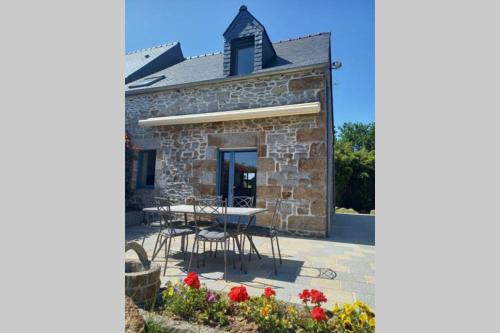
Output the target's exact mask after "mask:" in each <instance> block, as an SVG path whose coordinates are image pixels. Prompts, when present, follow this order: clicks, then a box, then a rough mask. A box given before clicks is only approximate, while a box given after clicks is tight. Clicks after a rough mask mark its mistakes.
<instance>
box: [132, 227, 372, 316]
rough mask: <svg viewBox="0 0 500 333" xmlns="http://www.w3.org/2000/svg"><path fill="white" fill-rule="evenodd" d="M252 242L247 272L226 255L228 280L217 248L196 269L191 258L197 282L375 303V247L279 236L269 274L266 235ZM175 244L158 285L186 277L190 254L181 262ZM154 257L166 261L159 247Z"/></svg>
mask: <svg viewBox="0 0 500 333" xmlns="http://www.w3.org/2000/svg"><path fill="white" fill-rule="evenodd" d="M129 229H130V228H127V229H126V239H127V240H131V239H135V240H137V241H138V242H139V243H141V242H142V237H143V236H142V235H144V233H145V232H146V230H145V229H144V228H142V229H141V228H140V227H133V229H132V230H133V232H129ZM192 240H193V237H190V239H189V244H190V247H191V245H192ZM155 242H156V235H155V234H154V233H150V234H149V235H148V236H147V238H146V240H145V242H144V248H145V249H146V252H147V253H148V257H149V258H151V255H152V253H153V249H154V246H155ZM254 242H255V244H256V246H257V248H258V249H259V252H260V253H261V254H262V256H263V259H262V260H258V259H257V256H255V255H252V261H250V262H248V255H246V256H245V258H244V260H245V261H244V263H245V265H246V266H247V269H248V274H244V273H242V272H241V271H240V270H239V261H238V257H236V265H237V269H233V266H232V258H233V257H232V255H231V254H229V255H228V280H229V281H228V282H225V281H224V279H223V277H224V276H223V271H224V261H223V256H222V252H221V251H219V252H218V253H217V257H213V256H212V257H210V256H209V255H208V253H207V255H206V265H205V267H203V266H202V265H201V260H200V268H196V264H195V261H193V265H192V268H191V270H193V271H197V272H198V273H200V276H201V278H200V279H201V282H202V284H205V285H206V286H207V287H208V288H210V289H213V290H218V291H221V292H228V291H229V290H230V289H231V287H232V286H238V285H240V284H243V285H245V286H247V289H248V290H249V293H250V294H251V295H260V294H262V292H263V289H264V288H265V287H267V286H271V287H272V288H274V289H275V290H276V291H277V293H278V299H281V300H285V301H291V302H294V303H298V304H300V303H301V300H300V299H299V297H298V293H299V292H301V291H302V289H311V288H315V289H318V290H321V291H323V292H324V293H325V295H327V298H328V302H327V304H325V306H326V307H327V308H331V307H332V306H333V305H334V304H335V302H338V303H339V304H343V303H345V302H353V301H354V300H355V299H360V300H362V301H364V302H366V303H367V304H368V305H370V306H371V307H373V308H374V304H375V298H374V294H375V261H374V260H375V247H374V246H367V245H358V244H346V243H338V242H332V241H330V240H315V239H305V238H295V237H293V238H292V237H284V236H282V237H280V247H281V251H282V259H283V264H282V265H280V264H279V261H278V260H277V268H278V275H274V269H273V262H272V253H271V246H270V242H269V239H267V238H261V237H255V238H254ZM180 244H181V242H180V241H179V240H175V241H174V242H172V248H171V252H172V256H171V257H170V258H169V261H168V268H167V271H166V275H165V276H163V275H161V281H162V284H164V283H166V281H173V282H177V281H179V279H181V280H182V279H183V278H184V277H185V276H186V271H187V266H188V262H189V254H188V256H187V257H186V261H184V258H183V254H182V253H181V252H180V251H179V250H180ZM200 251H201V249H200ZM207 251H208V246H207ZM245 252H246V253H248V245H246V247H245ZM231 253H232V252H231ZM136 257H137V256H136V255H135V253H133V252H132V251H129V252H127V253H125V258H128V259H135V258H136ZM194 258H195V257H194ZM200 259H201V256H200ZM193 260H194V259H193ZM155 262H156V263H158V264H159V265H161V266H163V265H164V264H165V258H164V249H162V251H160V253H159V254H158V256H157V257H156V258H155ZM327 272H333V273H332V274H334V275H333V276H334V279H325V278H321V276H322V275H324V274H327ZM162 273H163V271H162ZM328 274H330V273H328Z"/></svg>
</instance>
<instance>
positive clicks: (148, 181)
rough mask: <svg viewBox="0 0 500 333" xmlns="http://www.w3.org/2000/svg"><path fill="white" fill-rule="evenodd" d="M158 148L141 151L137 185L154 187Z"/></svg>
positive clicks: (139, 186)
mask: <svg viewBox="0 0 500 333" xmlns="http://www.w3.org/2000/svg"><path fill="white" fill-rule="evenodd" d="M155 162H156V150H142V151H140V152H139V163H138V170H137V171H138V175H137V187H138V188H153V187H154V185H155Z"/></svg>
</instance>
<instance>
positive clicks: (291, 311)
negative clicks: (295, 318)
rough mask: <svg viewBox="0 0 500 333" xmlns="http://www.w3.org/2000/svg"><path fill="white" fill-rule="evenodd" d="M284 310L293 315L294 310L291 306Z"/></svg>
mask: <svg viewBox="0 0 500 333" xmlns="http://www.w3.org/2000/svg"><path fill="white" fill-rule="evenodd" d="M286 310H287V311H288V313H295V308H294V307H293V306H289V307H288V308H287V309H286Z"/></svg>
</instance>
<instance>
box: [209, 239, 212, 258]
mask: <svg viewBox="0 0 500 333" xmlns="http://www.w3.org/2000/svg"><path fill="white" fill-rule="evenodd" d="M209 255H210V257H211V256H212V242H210V252H209Z"/></svg>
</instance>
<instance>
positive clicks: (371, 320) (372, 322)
mask: <svg viewBox="0 0 500 333" xmlns="http://www.w3.org/2000/svg"><path fill="white" fill-rule="evenodd" d="M368 325H370V328H372V329H373V328H375V318H371V319H370V321H369V322H368Z"/></svg>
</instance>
